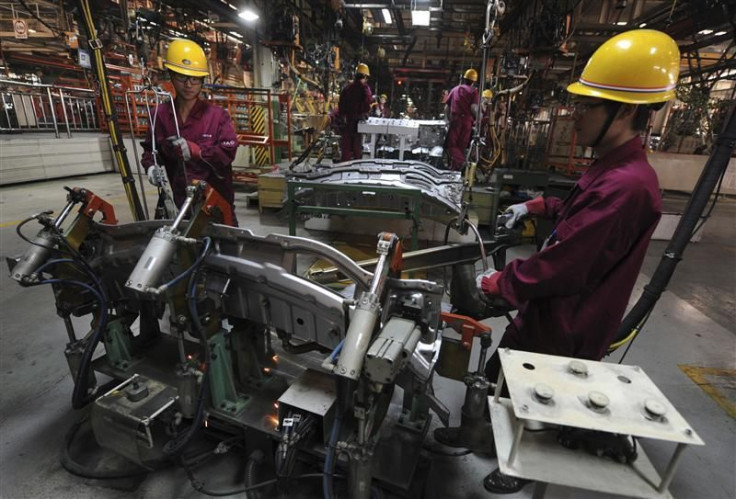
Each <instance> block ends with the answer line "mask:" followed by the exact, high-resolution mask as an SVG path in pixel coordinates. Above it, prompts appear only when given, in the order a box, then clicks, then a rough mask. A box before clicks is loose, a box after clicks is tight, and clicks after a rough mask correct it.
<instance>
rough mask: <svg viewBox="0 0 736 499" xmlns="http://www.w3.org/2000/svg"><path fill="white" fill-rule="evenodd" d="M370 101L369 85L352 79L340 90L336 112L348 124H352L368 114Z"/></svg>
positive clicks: (371, 95)
mask: <svg viewBox="0 0 736 499" xmlns="http://www.w3.org/2000/svg"><path fill="white" fill-rule="evenodd" d="M372 102H373V94H372V93H371V89H370V87H369V86H368V85H367V84H365V83H364V82H363V81H361V80H353V81H352V82H351V83H350V84H349V85H348V86H346V87H345V88H344V89H343V90H342V92H340V101H339V103H338V106H337V107H338V113H339V115H340V116H341V117H342V118H343V119H345V120H346V121H347V122H348V124H351V123H352V124H354V123H357V122H358V121H359V120H360V119H362V118H363V117H365V116H366V115H367V114H368V111H370V110H371V103H372Z"/></svg>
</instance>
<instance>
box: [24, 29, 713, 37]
mask: <svg viewBox="0 0 736 499" xmlns="http://www.w3.org/2000/svg"><path fill="white" fill-rule="evenodd" d="M28 31H31V30H28ZM725 34H726V32H725V31H716V36H723V35H725Z"/></svg>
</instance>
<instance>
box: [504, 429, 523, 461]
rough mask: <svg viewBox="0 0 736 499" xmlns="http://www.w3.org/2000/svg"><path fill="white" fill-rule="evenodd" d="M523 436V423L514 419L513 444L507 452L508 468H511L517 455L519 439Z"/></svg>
mask: <svg viewBox="0 0 736 499" xmlns="http://www.w3.org/2000/svg"><path fill="white" fill-rule="evenodd" d="M522 435H524V421H523V420H521V419H519V418H516V432H515V433H514V443H513V444H512V445H511V451H510V452H509V461H508V463H507V464H508V466H509V468H510V467H511V466H513V464H514V460H516V455H517V454H518V453H519V444H521V437H522Z"/></svg>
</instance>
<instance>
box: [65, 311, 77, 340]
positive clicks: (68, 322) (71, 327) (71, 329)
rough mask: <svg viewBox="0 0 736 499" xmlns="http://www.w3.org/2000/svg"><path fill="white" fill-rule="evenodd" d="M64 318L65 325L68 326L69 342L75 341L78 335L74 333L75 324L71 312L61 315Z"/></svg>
mask: <svg viewBox="0 0 736 499" xmlns="http://www.w3.org/2000/svg"><path fill="white" fill-rule="evenodd" d="M61 318H62V319H64V327H65V328H66V334H67V336H68V337H69V343H75V342H76V341H77V335H76V334H75V333H74V324H73V323H72V320H71V318H70V317H69V314H66V315H63V316H62V317H61Z"/></svg>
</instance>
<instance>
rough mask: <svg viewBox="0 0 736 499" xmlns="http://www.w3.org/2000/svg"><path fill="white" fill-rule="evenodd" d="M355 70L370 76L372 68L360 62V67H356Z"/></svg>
mask: <svg viewBox="0 0 736 499" xmlns="http://www.w3.org/2000/svg"><path fill="white" fill-rule="evenodd" d="M355 72H356V73H358V74H361V75H366V76H370V75H371V70H370V69H368V64H364V63H362V62H361V63H360V64H358V67H356V68H355Z"/></svg>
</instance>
